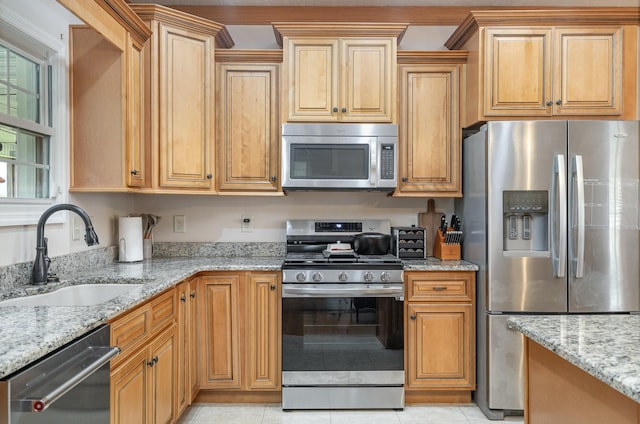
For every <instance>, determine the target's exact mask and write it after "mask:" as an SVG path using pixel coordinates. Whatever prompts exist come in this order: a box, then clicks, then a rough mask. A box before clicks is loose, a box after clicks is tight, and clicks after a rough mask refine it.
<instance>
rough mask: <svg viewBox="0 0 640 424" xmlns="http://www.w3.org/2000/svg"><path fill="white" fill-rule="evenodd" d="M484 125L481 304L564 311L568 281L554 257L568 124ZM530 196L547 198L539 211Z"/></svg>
mask: <svg viewBox="0 0 640 424" xmlns="http://www.w3.org/2000/svg"><path fill="white" fill-rule="evenodd" d="M487 128H488V133H487V134H488V136H487V160H486V166H487V239H488V243H487V244H488V246H487V249H488V251H487V256H488V259H487V272H488V278H487V309H488V310H489V311H491V312H496V311H500V312H566V310H567V283H566V281H567V280H566V274H565V273H563V272H560V271H562V270H561V269H559V268H561V266H560V265H562V262H563V261H561V260H558V258H557V256H558V252H559V251H561V250H562V249H561V247H562V242H563V240H564V241H565V242H566V236H564V237H563V235H562V234H561V229H562V228H563V226H562V225H561V224H562V219H561V218H562V216H563V215H566V214H563V213H562V211H563V210H566V208H564V209H563V208H562V205H563V203H566V195H565V196H561V194H562V193H563V192H564V191H563V187H564V185H563V184H562V183H563V182H564V181H566V179H565V178H566V177H563V176H561V175H562V174H563V169H566V163H565V160H566V159H565V158H566V149H567V122H566V121H515V122H490V123H488V124H487ZM554 170H555V171H557V172H554ZM554 175H555V177H554ZM505 193H507V194H506V195H505ZM529 200H531V201H533V202H546V210H545V209H544V208H543V209H534V208H532V207H531V205H534V206H535V207H536V208H537V207H538V206H539V204H538V203H530V202H529ZM510 202H511V203H510ZM513 202H515V203H513ZM514 222H515V223H514ZM564 222H566V221H564ZM554 256H555V262H554Z"/></svg>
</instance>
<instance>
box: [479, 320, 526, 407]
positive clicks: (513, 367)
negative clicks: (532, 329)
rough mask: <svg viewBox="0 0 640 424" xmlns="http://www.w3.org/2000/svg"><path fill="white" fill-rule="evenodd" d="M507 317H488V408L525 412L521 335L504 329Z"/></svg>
mask: <svg viewBox="0 0 640 424" xmlns="http://www.w3.org/2000/svg"><path fill="white" fill-rule="evenodd" d="M508 318H509V316H508V315H489V316H488V321H489V343H488V346H487V355H488V376H489V384H488V386H489V396H488V397H489V399H488V401H489V402H488V405H489V409H510V410H519V409H524V362H523V361H524V336H523V335H522V333H520V332H518V331H515V330H509V329H508V328H507V319H508Z"/></svg>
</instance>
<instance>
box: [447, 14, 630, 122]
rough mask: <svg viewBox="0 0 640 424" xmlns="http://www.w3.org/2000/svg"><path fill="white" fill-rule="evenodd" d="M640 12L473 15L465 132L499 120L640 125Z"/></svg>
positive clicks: (462, 35)
mask: <svg viewBox="0 0 640 424" xmlns="http://www.w3.org/2000/svg"><path fill="white" fill-rule="evenodd" d="M639 18H640V12H639V11H638V9H637V8H614V9H605V8H600V9H575V10H557V11H556V10H553V11H549V10H547V11H544V13H542V12H541V11H535V10H523V11H488V10H487V11H473V12H471V13H470V14H469V15H468V17H467V18H466V19H465V21H464V22H463V23H462V24H461V25H460V27H459V28H458V29H457V30H456V31H455V32H454V34H453V35H452V36H451V37H450V38H449V40H448V41H447V42H446V43H445V45H446V46H447V47H449V48H451V49H460V48H461V49H466V50H469V52H470V55H469V63H468V66H467V102H466V108H467V110H466V114H465V116H464V118H463V126H464V127H469V126H473V125H475V124H477V123H478V122H483V121H487V120H494V119H513V118H516V119H529V118H532V119H536V118H547V119H549V118H550V119H568V118H581V117H582V118H586V117H588V118H590V119H591V118H595V117H599V118H602V119H635V118H636V114H637V110H636V109H637V106H636V98H637V96H636V94H635V93H636V86H637V44H638V27H637V22H638V19H639Z"/></svg>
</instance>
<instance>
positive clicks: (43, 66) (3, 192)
mask: <svg viewBox="0 0 640 424" xmlns="http://www.w3.org/2000/svg"><path fill="white" fill-rule="evenodd" d="M32 3H33V2H25V1H20V0H9V1H6V0H0V145H1V146H2V148H1V149H0V178H2V181H4V182H0V227H5V226H16V225H18V226H22V225H33V224H36V223H37V222H38V219H39V218H40V216H41V215H42V213H43V212H44V211H45V210H46V209H47V208H48V207H50V206H51V205H53V204H55V203H64V202H66V201H67V198H68V192H67V190H66V189H65V188H66V186H67V184H68V180H69V179H68V175H67V174H68V162H69V146H68V132H69V131H68V128H69V116H68V112H67V110H68V107H69V106H68V101H67V95H66V93H67V91H68V84H67V80H68V70H67V67H68V66H67V44H66V43H67V41H66V40H67V37H68V31H69V29H68V28H69V25H70V24H78V23H80V22H79V21H78V20H77V18H76V17H75V16H73V15H71V14H70V13H69V12H68V11H67V10H66V9H65V8H64V7H63V6H61V5H60V4H59V3H58V2H56V1H54V0H46V1H39V2H38V7H37V8H34V7H33V4H32ZM64 219H65V216H64V214H55V215H54V216H52V219H50V220H49V221H48V222H58V223H61V222H64Z"/></svg>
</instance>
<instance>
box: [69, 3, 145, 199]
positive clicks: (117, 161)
mask: <svg viewBox="0 0 640 424" xmlns="http://www.w3.org/2000/svg"><path fill="white" fill-rule="evenodd" d="M59 3H61V4H62V5H64V6H65V7H66V8H68V9H69V10H70V11H71V12H72V13H74V14H75V15H76V16H78V17H79V18H80V19H82V20H83V21H84V22H85V23H86V24H87V25H86V26H85V25H74V26H71V27H70V29H69V89H70V95H69V97H70V130H71V131H70V142H71V143H70V144H71V148H70V156H71V164H70V165H71V170H70V171H71V172H70V177H71V181H70V190H71V191H112V192H117V191H127V189H128V187H129V186H140V185H143V184H144V181H141V180H140V178H141V177H143V174H142V173H139V174H136V175H133V174H131V173H130V170H131V169H133V167H138V168H139V166H140V165H138V164H139V163H140V160H141V159H140V158H141V156H142V155H144V152H143V151H142V150H140V149H142V148H143V146H142V144H141V140H142V137H143V136H142V127H141V125H140V121H141V119H142V116H143V104H142V102H141V92H140V87H141V85H142V83H143V81H142V74H141V73H140V60H141V56H140V55H141V50H142V47H143V44H144V43H145V41H146V40H147V39H148V38H149V36H150V35H151V31H150V30H149V28H148V27H147V26H146V25H145V24H144V23H143V22H142V20H140V18H139V17H138V16H137V15H136V14H135V13H133V12H132V11H131V9H130V8H129V7H128V6H127V4H126V3H124V1H122V0H94V1H85V2H78V1H73V0H59ZM138 168H136V169H138Z"/></svg>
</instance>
